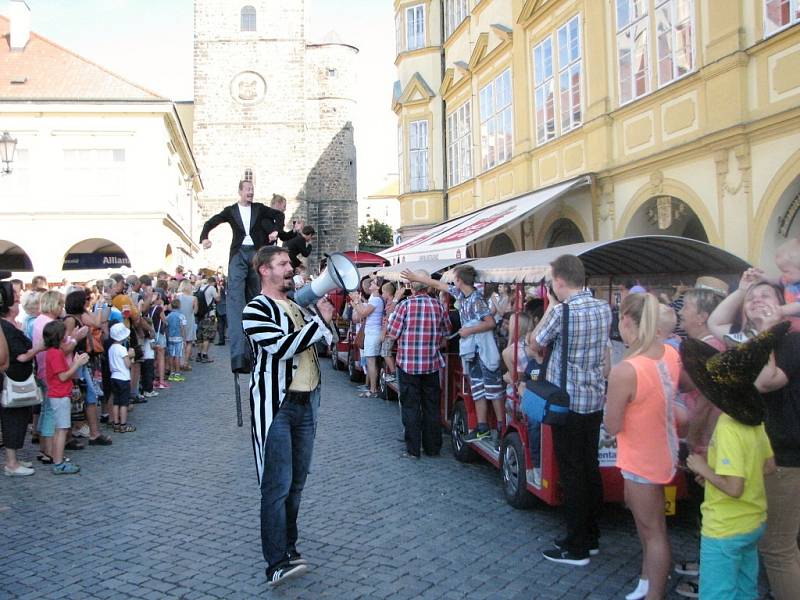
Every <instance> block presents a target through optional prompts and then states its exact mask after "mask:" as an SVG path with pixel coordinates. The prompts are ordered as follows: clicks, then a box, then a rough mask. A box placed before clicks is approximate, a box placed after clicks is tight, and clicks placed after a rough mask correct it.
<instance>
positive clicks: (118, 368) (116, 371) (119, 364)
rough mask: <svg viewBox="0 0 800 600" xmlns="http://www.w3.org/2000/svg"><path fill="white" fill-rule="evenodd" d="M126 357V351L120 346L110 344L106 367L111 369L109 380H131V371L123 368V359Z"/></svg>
mask: <svg viewBox="0 0 800 600" xmlns="http://www.w3.org/2000/svg"><path fill="white" fill-rule="evenodd" d="M126 356H128V349H127V348H126V347H125V346H123V345H122V344H117V343H114V344H111V347H110V348H109V349H108V367H109V369H111V379H119V380H120V381H130V380H131V370H130V369H129V368H128V367H126V366H125V357H126Z"/></svg>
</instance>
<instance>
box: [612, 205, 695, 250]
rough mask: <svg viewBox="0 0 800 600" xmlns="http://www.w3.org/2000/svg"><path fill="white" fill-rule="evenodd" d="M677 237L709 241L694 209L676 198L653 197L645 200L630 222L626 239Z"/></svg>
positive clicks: (626, 229) (626, 230)
mask: <svg viewBox="0 0 800 600" xmlns="http://www.w3.org/2000/svg"><path fill="white" fill-rule="evenodd" d="M634 235H677V236H681V237H687V238H691V239H694V240H698V241H701V242H708V234H707V233H706V230H705V227H703V223H702V222H701V221H700V218H699V217H698V216H697V214H696V213H695V212H694V210H692V208H691V207H690V206H689V204H687V203H686V202H684V201H683V200H681V199H680V198H677V197H675V196H668V195H662V196H653V197H651V198H648V199H647V200H645V201H644V202H643V203H642V204H641V205H640V206H639V208H638V209H637V210H636V212H635V213H634V214H633V216H632V217H631V218H630V220H629V221H628V225H627V227H626V228H625V236H634Z"/></svg>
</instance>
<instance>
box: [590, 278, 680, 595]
mask: <svg viewBox="0 0 800 600" xmlns="http://www.w3.org/2000/svg"><path fill="white" fill-rule="evenodd" d="M658 310H659V307H658V300H656V298H655V296H653V295H651V294H629V295H628V296H627V297H626V298H625V300H624V301H623V302H622V306H621V307H620V324H619V331H620V335H621V336H622V340H623V341H624V342H625V344H626V345H627V346H628V353H627V357H626V359H625V360H623V361H622V362H621V363H619V364H618V365H617V366H615V367H614V368H613V369H612V370H611V374H610V375H609V378H608V395H607V404H606V412H605V418H604V423H605V426H606V429H607V430H608V432H609V433H610V434H611V435H616V436H617V466H618V467H619V468H620V469H621V470H622V473H623V477H624V478H625V502H626V504H627V505H628V507H629V508H630V509H631V512H632V513H633V518H634V520H635V521H636V532H637V533H638V534H639V540H640V542H641V544H642V571H641V575H640V577H639V583H638V585H637V587H636V589H635V590H634V591H633V592H631V593H630V594H628V595H627V596H626V599H627V600H640V599H643V598H644V599H647V600H656V599H658V600H660V599H661V598H663V597H664V595H665V592H666V584H667V575H668V574H669V569H670V565H671V562H672V557H671V552H670V546H669V538H668V537H667V523H666V519H665V517H664V490H663V484H664V483H666V482H668V481H669V480H670V479H672V476H673V475H674V472H675V467H676V465H677V458H678V436H677V430H676V424H677V419H676V413H677V408H676V406H675V402H674V400H675V396H676V394H677V392H678V378H679V375H680V360H679V357H678V354H677V352H676V351H675V349H674V348H671V347H669V346H666V345H665V344H663V343H662V342H661V340H660V339H659V338H658V337H657V335H656V330H657V324H658Z"/></svg>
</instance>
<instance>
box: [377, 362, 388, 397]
mask: <svg viewBox="0 0 800 600" xmlns="http://www.w3.org/2000/svg"><path fill="white" fill-rule="evenodd" d="M378 395H379V396H380V397H381V398H383V399H384V400H388V399H389V386H387V385H386V367H381V369H380V371H379V372H378Z"/></svg>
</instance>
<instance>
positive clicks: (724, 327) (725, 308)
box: [708, 269, 760, 339]
mask: <svg viewBox="0 0 800 600" xmlns="http://www.w3.org/2000/svg"><path fill="white" fill-rule="evenodd" d="M758 281H760V275H759V271H758V270H757V269H747V271H745V272H744V273H742V277H741V278H740V279H739V287H738V289H736V291H734V292H731V293H730V294H728V297H727V298H725V299H724V300H723V301H722V302H720V303H719V306H717V308H715V309H714V312H712V313H711V314H710V315H709V316H708V328H709V329H710V330H711V333H712V334H714V337H717V338H719V339H722V337H723V336H724V335H725V334H726V333H729V332H730V330H731V326H732V325H733V322H734V321H735V320H736V316H737V315H738V314H739V311H740V310H741V309H742V304H743V303H744V295H745V292H746V291H747V288H748V287H750V286H751V285H752V284H754V283H756V282H758Z"/></svg>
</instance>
